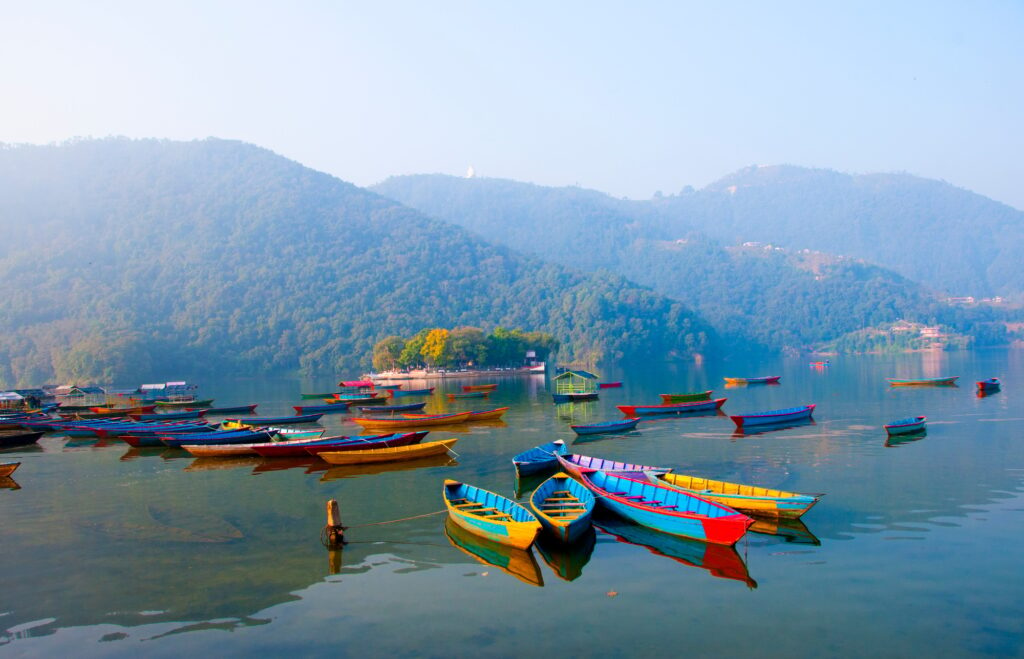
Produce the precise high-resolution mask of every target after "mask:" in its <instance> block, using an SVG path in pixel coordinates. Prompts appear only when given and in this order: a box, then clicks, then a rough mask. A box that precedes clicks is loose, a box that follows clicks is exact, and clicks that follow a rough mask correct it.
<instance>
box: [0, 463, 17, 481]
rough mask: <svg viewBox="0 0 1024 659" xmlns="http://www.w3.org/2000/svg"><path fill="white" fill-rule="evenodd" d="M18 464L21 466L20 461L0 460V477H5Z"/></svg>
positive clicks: (12, 471) (11, 472)
mask: <svg viewBox="0 0 1024 659" xmlns="http://www.w3.org/2000/svg"><path fill="white" fill-rule="evenodd" d="M19 466H21V463H20V462H0V478H7V477H8V476H10V475H11V474H13V473H14V470H15V469H17V468H18V467H19Z"/></svg>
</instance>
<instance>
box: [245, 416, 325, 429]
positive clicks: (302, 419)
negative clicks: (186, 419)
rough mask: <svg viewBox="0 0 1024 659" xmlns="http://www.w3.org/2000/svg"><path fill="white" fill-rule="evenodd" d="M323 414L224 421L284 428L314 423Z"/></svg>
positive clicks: (256, 417)
mask: <svg viewBox="0 0 1024 659" xmlns="http://www.w3.org/2000/svg"><path fill="white" fill-rule="evenodd" d="M322 416H323V413H318V414H297V415H295V416H254V417H249V418H248V419H226V421H228V422H232V421H233V422H235V423H242V424H249V425H251V426H284V425H292V424H295V423H316V422H317V421H319V420H320V417H322Z"/></svg>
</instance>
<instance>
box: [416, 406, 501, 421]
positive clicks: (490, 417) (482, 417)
mask: <svg viewBox="0 0 1024 659" xmlns="http://www.w3.org/2000/svg"><path fill="white" fill-rule="evenodd" d="M508 410H509V408H507V407H496V408H494V409H493V410H480V411H479V412H462V414H468V415H469V416H468V417H466V420H467V421H472V422H476V421H497V420H499V419H501V417H502V416H503V415H504V414H505V412H508ZM434 416H437V415H436V414H413V413H410V414H403V415H402V417H403V418H405V419H429V418H431V417H434Z"/></svg>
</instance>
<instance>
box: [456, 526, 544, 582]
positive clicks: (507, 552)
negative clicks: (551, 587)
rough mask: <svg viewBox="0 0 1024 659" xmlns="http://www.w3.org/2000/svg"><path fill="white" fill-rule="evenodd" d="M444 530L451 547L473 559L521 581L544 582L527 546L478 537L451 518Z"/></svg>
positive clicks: (535, 560)
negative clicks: (500, 542) (524, 547)
mask: <svg viewBox="0 0 1024 659" xmlns="http://www.w3.org/2000/svg"><path fill="white" fill-rule="evenodd" d="M444 534H445V536H447V538H448V541H449V542H450V543H451V544H452V546H453V547H455V548H456V549H458V550H459V551H461V552H463V553H464V554H467V555H468V556H470V557H471V558H473V559H474V560H476V561H478V562H480V563H482V564H484V565H487V566H490V567H495V568H497V569H499V570H501V571H502V572H504V573H505V574H508V575H510V576H513V577H515V578H516V579H519V580H520V581H522V582H523V583H525V584H529V585H531V586H543V585H544V577H543V576H541V572H540V566H539V565H537V559H535V558H534V557H533V552H531V551H529V550H528V549H526V550H524V549H517V548H515V547H509V546H508V545H503V544H499V543H497V542H493V541H491V540H488V539H487V538H482V537H480V536H479V535H476V534H473V533H470V532H469V531H467V530H466V529H464V528H462V527H460V526H459V525H458V524H456V523H455V522H454V521H452V520H451V519H446V520H445V523H444Z"/></svg>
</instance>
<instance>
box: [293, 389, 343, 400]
mask: <svg viewBox="0 0 1024 659" xmlns="http://www.w3.org/2000/svg"><path fill="white" fill-rule="evenodd" d="M339 393H340V392H338V391H328V392H327V393H324V394H299V398H301V399H302V400H317V399H320V400H323V399H325V398H334V397H335V396H337V395H338V394H339Z"/></svg>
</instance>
